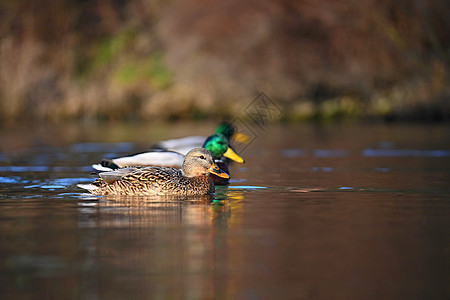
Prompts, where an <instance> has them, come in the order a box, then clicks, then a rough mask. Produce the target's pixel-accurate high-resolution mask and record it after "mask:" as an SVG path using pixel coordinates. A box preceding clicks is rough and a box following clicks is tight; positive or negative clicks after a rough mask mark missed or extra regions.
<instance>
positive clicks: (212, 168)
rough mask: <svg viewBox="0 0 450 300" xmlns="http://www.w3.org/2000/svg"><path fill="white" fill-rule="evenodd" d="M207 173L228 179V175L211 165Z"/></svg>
mask: <svg viewBox="0 0 450 300" xmlns="http://www.w3.org/2000/svg"><path fill="white" fill-rule="evenodd" d="M208 172H209V173H211V174H214V175H217V176H219V177H222V178H230V175H228V174H227V173H225V172H224V171H222V170H221V169H220V168H219V167H218V166H217V165H216V164H212V166H211V167H210V168H209V169H208Z"/></svg>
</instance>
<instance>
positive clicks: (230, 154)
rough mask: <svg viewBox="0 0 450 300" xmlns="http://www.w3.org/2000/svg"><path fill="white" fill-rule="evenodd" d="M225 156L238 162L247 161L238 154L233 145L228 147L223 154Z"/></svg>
mask: <svg viewBox="0 0 450 300" xmlns="http://www.w3.org/2000/svg"><path fill="white" fill-rule="evenodd" d="M223 156H225V157H226V158H229V159H231V160H234V161H235V162H238V163H245V160H244V159H243V158H242V157H240V156H239V155H237V153H236V152H234V150H233V149H232V148H231V147H228V149H227V151H226V152H225V153H224V154H223Z"/></svg>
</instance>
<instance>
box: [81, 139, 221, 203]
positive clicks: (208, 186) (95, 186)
mask: <svg viewBox="0 0 450 300" xmlns="http://www.w3.org/2000/svg"><path fill="white" fill-rule="evenodd" d="M208 173H211V174H215V175H217V176H220V177H223V178H229V175H228V174H227V173H225V172H223V171H222V170H221V169H219V167H218V166H217V165H216V164H215V163H214V158H213V156H212V154H211V152H209V151H208V150H206V149H204V148H194V149H192V150H191V151H189V152H188V153H187V154H186V157H185V159H184V161H183V166H182V169H181V170H179V169H175V168H168V167H127V168H122V169H118V170H116V171H112V172H103V173H100V174H99V176H100V178H98V179H97V180H95V181H94V182H93V183H92V184H80V185H78V186H79V187H81V188H84V189H87V190H89V191H90V192H91V193H92V194H94V195H139V196H153V195H172V196H196V195H207V194H211V193H214V183H213V182H212V180H211V179H210V178H209V176H208Z"/></svg>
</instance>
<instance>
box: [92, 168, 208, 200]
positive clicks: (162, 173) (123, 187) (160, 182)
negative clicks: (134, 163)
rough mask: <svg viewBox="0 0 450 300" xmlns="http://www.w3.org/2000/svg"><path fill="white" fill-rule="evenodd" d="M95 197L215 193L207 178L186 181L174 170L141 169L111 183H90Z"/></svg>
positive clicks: (100, 181)
mask: <svg viewBox="0 0 450 300" xmlns="http://www.w3.org/2000/svg"><path fill="white" fill-rule="evenodd" d="M93 185H95V186H98V187H99V188H98V189H95V190H92V191H91V192H92V193H93V194H95V195H140V196H152V195H179V196H193V195H207V194H211V193H214V183H213V182H212V180H211V179H210V178H209V176H208V175H202V176H196V177H186V176H183V175H182V173H181V171H180V170H178V169H174V168H163V167H143V168H136V169H134V170H133V171H130V173H128V174H127V175H124V176H122V177H121V178H119V179H118V180H116V181H114V182H113V183H109V184H108V183H106V182H105V181H104V180H103V179H102V178H98V179H97V180H95V181H94V182H93Z"/></svg>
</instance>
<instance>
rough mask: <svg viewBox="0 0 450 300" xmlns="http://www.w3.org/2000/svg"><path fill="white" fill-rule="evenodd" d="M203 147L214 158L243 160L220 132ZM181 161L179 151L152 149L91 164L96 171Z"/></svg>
mask: <svg viewBox="0 0 450 300" xmlns="http://www.w3.org/2000/svg"><path fill="white" fill-rule="evenodd" d="M203 148H205V149H207V150H209V151H210V152H211V153H212V155H213V156H214V159H216V160H219V159H221V158H222V156H224V157H227V158H229V159H231V160H233V161H236V162H239V163H243V162H244V159H243V158H242V157H240V156H239V155H238V154H236V152H234V150H233V149H232V148H231V147H230V146H229V144H228V140H227V138H226V137H225V136H223V135H222V134H213V135H211V136H209V137H208V138H207V139H206V141H204V143H203ZM183 161H184V155H183V154H181V153H178V152H175V151H168V150H152V151H148V152H143V153H138V154H133V155H129V156H124V157H118V158H113V159H104V160H102V162H101V163H100V164H95V165H92V167H93V168H94V169H96V170H98V171H111V170H114V169H118V168H123V167H127V166H158V167H173V168H181V166H182V164H183Z"/></svg>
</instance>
